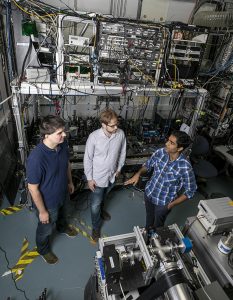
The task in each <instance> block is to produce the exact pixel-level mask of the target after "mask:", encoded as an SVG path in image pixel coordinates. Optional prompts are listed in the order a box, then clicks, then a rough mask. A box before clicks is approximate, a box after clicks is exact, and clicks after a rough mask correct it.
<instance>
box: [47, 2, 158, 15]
mask: <svg viewBox="0 0 233 300" xmlns="http://www.w3.org/2000/svg"><path fill="white" fill-rule="evenodd" d="M112 1H113V5H114V6H115V7H116V6H117V7H118V8H119V10H120V6H121V5H122V6H123V8H124V7H125V10H124V9H123V10H122V11H124V12H125V13H124V14H123V15H121V17H127V18H134V19H135V18H136V17H137V9H138V0H123V1H122V0H112ZM44 2H45V3H47V4H50V5H53V6H55V7H57V8H66V9H67V6H69V7H70V8H71V9H74V10H77V11H86V12H95V13H102V14H109V13H110V5H111V0H69V1H67V0H66V1H63V2H64V3H65V4H66V5H67V6H66V5H65V4H63V3H62V2H61V1H59V0H44ZM161 2H163V1H162V0H161ZM124 4H125V5H124Z"/></svg>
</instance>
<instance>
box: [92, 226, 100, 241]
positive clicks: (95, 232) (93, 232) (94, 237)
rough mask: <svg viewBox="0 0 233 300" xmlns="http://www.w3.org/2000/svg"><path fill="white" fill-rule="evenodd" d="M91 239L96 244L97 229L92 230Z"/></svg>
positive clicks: (98, 233)
mask: <svg viewBox="0 0 233 300" xmlns="http://www.w3.org/2000/svg"><path fill="white" fill-rule="evenodd" d="M91 237H92V239H93V241H94V242H98V239H99V238H100V230H99V229H92V234H91Z"/></svg>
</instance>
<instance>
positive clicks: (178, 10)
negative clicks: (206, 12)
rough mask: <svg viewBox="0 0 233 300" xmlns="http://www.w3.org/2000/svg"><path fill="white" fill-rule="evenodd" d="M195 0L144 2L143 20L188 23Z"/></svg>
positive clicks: (154, 0) (145, 0) (149, 0)
mask: <svg viewBox="0 0 233 300" xmlns="http://www.w3.org/2000/svg"><path fill="white" fill-rule="evenodd" d="M195 2H196V1H195V0H143V2H142V12H141V19H142V20H152V21H156V22H163V21H169V22H170V21H179V22H184V23H188V19H189V16H190V14H191V11H192V9H193V8H194V5H195Z"/></svg>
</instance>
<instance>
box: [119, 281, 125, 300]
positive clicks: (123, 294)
mask: <svg viewBox="0 0 233 300" xmlns="http://www.w3.org/2000/svg"><path fill="white" fill-rule="evenodd" d="M119 286H120V289H121V293H122V296H123V297H124V300H126V298H125V293H124V291H123V288H122V285H121V281H120V280H119Z"/></svg>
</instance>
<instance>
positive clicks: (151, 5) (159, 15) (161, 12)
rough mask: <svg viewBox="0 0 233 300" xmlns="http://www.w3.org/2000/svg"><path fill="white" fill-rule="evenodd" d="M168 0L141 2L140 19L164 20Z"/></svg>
mask: <svg viewBox="0 0 233 300" xmlns="http://www.w3.org/2000/svg"><path fill="white" fill-rule="evenodd" d="M168 5H169V0H144V1H143V2H142V12H141V19H142V20H151V21H156V22H157V21H165V20H166V17H167V11H168Z"/></svg>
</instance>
